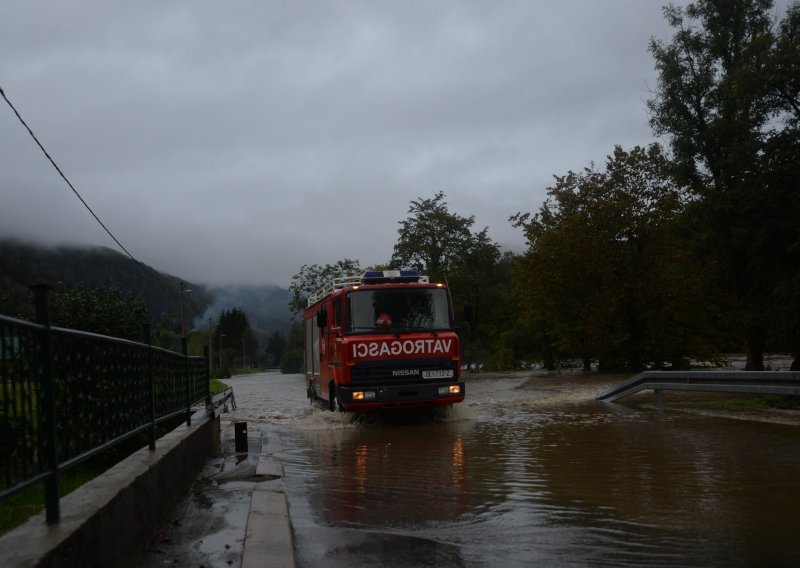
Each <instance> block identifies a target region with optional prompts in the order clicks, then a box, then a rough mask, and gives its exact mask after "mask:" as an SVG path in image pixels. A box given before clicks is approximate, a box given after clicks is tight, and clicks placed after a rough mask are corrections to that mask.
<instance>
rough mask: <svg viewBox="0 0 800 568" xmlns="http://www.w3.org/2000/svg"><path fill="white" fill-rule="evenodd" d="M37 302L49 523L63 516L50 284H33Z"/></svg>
mask: <svg viewBox="0 0 800 568" xmlns="http://www.w3.org/2000/svg"><path fill="white" fill-rule="evenodd" d="M31 290H32V291H33V295H34V303H35V305H36V321H37V322H38V323H39V324H41V325H42V326H44V331H43V332H42V335H41V339H42V345H41V347H42V350H41V360H40V368H41V375H40V377H39V381H40V382H39V384H40V387H41V392H42V396H41V398H40V400H41V402H42V407H43V408H42V411H43V412H42V413H41V420H42V424H43V428H42V430H43V432H44V445H45V450H44V453H45V462H46V464H47V470H48V475H47V477H46V478H45V480H44V503H45V510H46V518H47V522H48V523H49V524H53V523H57V522H58V521H59V519H60V518H61V505H60V503H59V501H58V438H57V433H58V431H57V428H56V388H55V382H54V380H53V353H52V342H51V334H50V310H49V308H48V305H47V293H48V291H50V287H49V286H46V285H44V284H39V285H36V286H31Z"/></svg>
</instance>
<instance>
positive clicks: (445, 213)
mask: <svg viewBox="0 0 800 568" xmlns="http://www.w3.org/2000/svg"><path fill="white" fill-rule="evenodd" d="M474 223H475V216H474V215H471V216H469V217H462V216H461V215H458V214H457V213H453V212H451V211H450V209H449V208H448V206H447V201H446V197H445V194H444V193H442V192H438V193H437V194H436V195H435V196H434V197H432V198H430V199H424V198H419V199H416V200H414V201H412V202H411V204H410V205H409V208H408V217H407V218H406V219H404V220H402V221H399V224H400V228H399V229H398V231H397V233H398V239H397V243H396V244H395V246H394V253H393V254H392V258H391V260H390V261H389V265H390V266H391V267H392V268H414V269H417V270H420V271H422V272H424V273H425V274H427V275H428V276H429V277H431V278H432V279H434V280H438V281H445V282H447V283H448V285H449V287H450V290H451V293H452V296H453V303H454V306H455V309H456V311H457V314H458V315H461V314H463V313H464V308H465V306H466V305H469V306H470V309H471V313H472V319H471V321H470V322H465V323H464V325H463V327H466V326H469V332H468V333H462V334H461V335H462V338H463V339H464V343H465V352H466V356H467V358H468V359H471V358H473V357H474V358H480V359H482V360H486V359H487V358H488V357H490V356H491V353H490V352H489V349H488V347H489V345H490V343H491V342H490V341H489V338H487V337H486V336H485V335H484V334H483V333H482V332H483V331H484V325H483V324H484V323H485V322H488V321H489V320H490V318H491V314H492V312H493V311H494V308H496V307H498V306H500V305H501V304H502V302H503V300H501V299H500V298H499V297H498V292H499V290H500V288H501V286H500V285H499V283H498V280H497V278H496V268H497V263H498V261H499V259H500V250H499V247H498V245H497V243H495V242H493V241H492V240H491V239H490V238H489V234H488V228H484V229H482V230H480V231H478V232H472V225H473V224H474ZM485 331H490V328H489V327H486V329H485Z"/></svg>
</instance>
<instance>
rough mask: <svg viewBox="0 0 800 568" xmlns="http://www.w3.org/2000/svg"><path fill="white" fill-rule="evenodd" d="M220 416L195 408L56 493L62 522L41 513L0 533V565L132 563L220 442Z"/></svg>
mask: <svg viewBox="0 0 800 568" xmlns="http://www.w3.org/2000/svg"><path fill="white" fill-rule="evenodd" d="M219 429H220V423H219V417H218V416H215V415H212V416H208V415H207V413H206V411H205V410H202V411H199V412H197V413H195V415H194V416H193V417H192V426H190V427H187V426H186V425H185V424H183V425H182V426H179V427H178V428H176V429H175V430H173V431H172V432H170V433H169V434H167V435H166V436H163V437H161V438H159V439H158V441H157V447H156V450H155V451H150V450H149V449H148V448H143V449H141V450H139V451H138V452H136V453H135V454H133V455H131V456H130V457H128V458H127V459H125V460H124V461H122V462H120V463H118V464H117V465H115V466H114V467H112V468H111V469H109V470H108V471H107V472H106V473H104V474H103V475H101V476H99V477H97V478H95V479H93V480H92V481H90V482H89V483H86V484H85V485H83V486H81V487H80V488H78V489H76V490H75V491H73V492H72V493H70V494H69V495H67V496H66V497H64V498H62V499H61V521H60V522H59V523H57V524H54V525H48V524H47V523H46V521H45V514H44V513H41V514H39V515H36V516H35V517H32V518H31V519H29V520H28V521H27V522H26V523H25V524H23V525H20V526H19V527H17V528H16V529H14V530H13V531H10V532H8V533H6V534H5V535H3V536H2V537H0V563H2V565H3V566H4V567H26V568H27V567H34V566H35V567H53V568H62V567H72V566H81V567H89V566H97V567H103V568H106V567H108V566H121V567H125V566H131V565H133V564H135V563H136V562H137V560H138V558H139V555H140V553H141V550H142V548H143V547H144V545H145V544H146V543H147V542H149V541H150V540H151V538H152V536H153V533H154V531H155V530H156V528H157V527H158V526H159V523H160V522H162V521H163V520H164V519H166V518H167V515H168V514H169V512H170V510H171V509H172V508H173V507H174V506H175V505H176V504H177V503H178V501H179V500H180V499H181V498H182V497H184V496H185V495H186V493H187V491H188V490H189V488H190V487H191V485H192V483H193V482H194V480H195V479H196V478H197V475H198V474H199V473H200V470H201V469H202V467H203V465H204V464H205V463H206V460H207V459H208V458H209V457H210V456H211V455H213V454H214V452H216V450H217V448H219Z"/></svg>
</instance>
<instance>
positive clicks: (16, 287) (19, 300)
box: [0, 240, 289, 341]
mask: <svg viewBox="0 0 800 568" xmlns="http://www.w3.org/2000/svg"><path fill="white" fill-rule="evenodd" d="M181 281H182V280H181V278H179V277H177V276H173V275H170V274H165V273H162V272H158V271H156V270H155V269H153V268H151V267H148V266H142V265H137V264H136V263H135V262H134V261H132V260H131V259H129V258H128V257H126V256H125V255H123V254H121V253H118V252H116V251H114V250H111V249H109V248H105V247H82V246H59V247H49V248H48V247H41V246H37V245H33V244H28V243H22V242H19V241H16V240H0V314H3V315H8V316H12V317H19V318H22V319H32V318H33V313H34V311H33V302H32V294H31V292H30V290H29V287H30V286H32V285H34V284H47V285H49V286H52V287H53V288H54V289H58V288H59V287H65V288H78V287H81V286H82V287H85V288H96V287H98V286H101V285H107V286H111V287H113V288H118V289H119V290H120V291H121V292H122V293H123V294H125V295H129V294H134V295H135V296H136V297H137V298H139V299H140V300H141V301H142V302H143V303H144V304H145V306H146V308H147V312H148V317H149V320H150V323H151V324H152V325H153V326H159V325H161V326H166V327H168V328H170V327H171V328H175V330H176V331H177V329H179V326H180V321H179V317H180V283H181ZM184 282H185V281H184ZM186 287H187V288H188V289H190V290H191V293H188V294H186V303H185V308H186V321H187V325H188V326H189V329H191V328H192V327H195V326H196V327H200V328H205V327H207V325H208V319H209V318H212V319H214V320H216V318H217V317H218V316H219V313H220V312H221V311H222V310H224V309H231V308H233V307H238V308H240V309H242V310H244V311H245V312H246V313H247V315H248V318H249V319H250V321H251V323H252V325H253V328H254V331H255V332H256V334H257V335H258V336H259V340H260V341H261V340H262V339H263V338H264V337H266V336H267V335H268V334H269V333H271V332H273V331H285V330H286V329H287V328H288V325H289V323H288V322H289V317H288V309H287V305H288V299H289V293H288V291H286V290H282V289H280V288H278V287H276V286H272V285H267V286H263V287H259V286H250V287H235V286H234V287H218V288H208V287H206V286H204V285H202V284H197V283H190V282H186ZM214 324H215V325H216V321H215V322H214Z"/></svg>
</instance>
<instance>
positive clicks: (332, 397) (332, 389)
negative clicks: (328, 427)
mask: <svg viewBox="0 0 800 568" xmlns="http://www.w3.org/2000/svg"><path fill="white" fill-rule="evenodd" d="M328 410H330V411H331V412H335V411H336V384H334V382H333V381H331V382H330V383H328Z"/></svg>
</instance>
